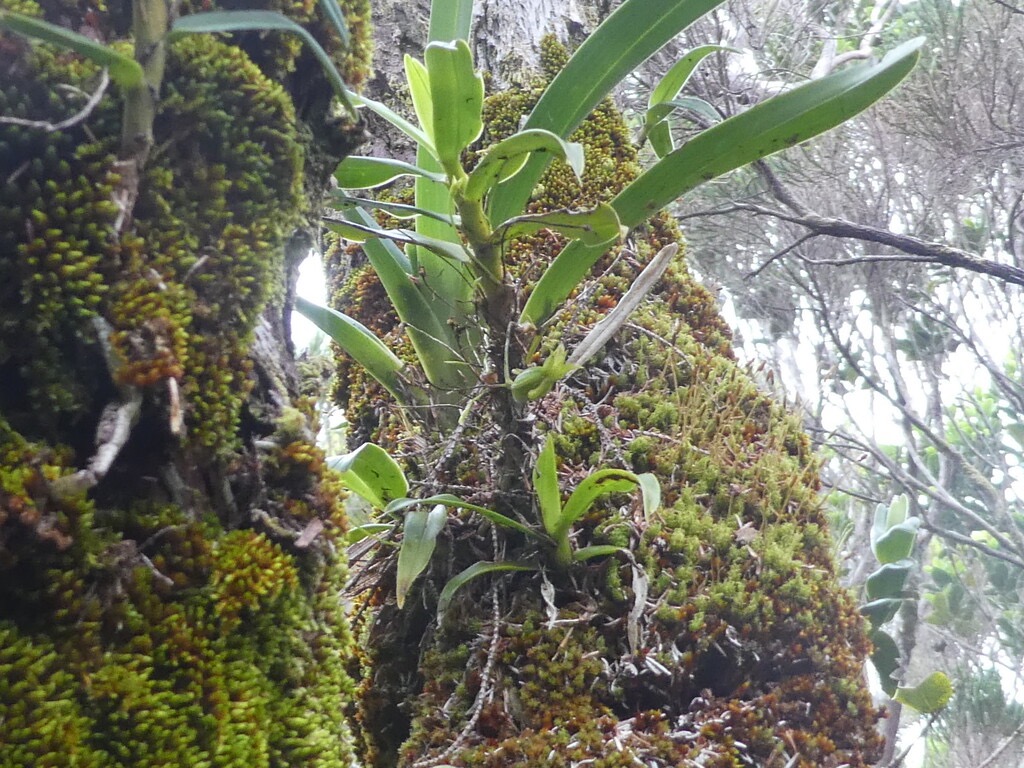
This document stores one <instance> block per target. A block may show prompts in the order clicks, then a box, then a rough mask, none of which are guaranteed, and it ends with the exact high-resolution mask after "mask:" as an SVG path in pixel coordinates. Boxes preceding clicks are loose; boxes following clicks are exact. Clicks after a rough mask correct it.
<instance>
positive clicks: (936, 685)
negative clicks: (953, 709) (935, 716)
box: [893, 672, 953, 715]
mask: <svg viewBox="0 0 1024 768" xmlns="http://www.w3.org/2000/svg"><path fill="white" fill-rule="evenodd" d="M952 696H953V683H951V682H950V680H949V678H948V677H947V676H946V675H945V674H943V673H942V672H932V673H931V674H930V675H928V677H926V678H925V679H924V680H922V681H921V683H920V684H918V685H915V686H913V687H910V688H904V687H903V686H902V685H901V686H900V687H899V688H897V689H896V694H895V695H894V696H893V698H894V699H895V700H896V701H898V702H900V703H901V704H906V705H907V706H908V707H913V708H914V709H916V710H917V711H918V712H920V713H922V714H924V715H930V714H932V713H933V712H938V711H939V710H940V709H942V708H943V707H945V706H946V704H948V703H949V700H950V698H952Z"/></svg>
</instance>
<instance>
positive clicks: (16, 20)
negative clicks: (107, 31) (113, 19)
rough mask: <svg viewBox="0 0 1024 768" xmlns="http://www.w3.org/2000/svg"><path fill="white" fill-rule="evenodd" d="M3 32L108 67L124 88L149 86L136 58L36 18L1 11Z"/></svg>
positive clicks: (111, 76) (111, 74)
mask: <svg viewBox="0 0 1024 768" xmlns="http://www.w3.org/2000/svg"><path fill="white" fill-rule="evenodd" d="M0 29H8V30H10V31H11V32H17V33H18V34H19V35H24V36H25V37H30V38H34V39H36V40H42V41H43V42H44V43H51V44H52V45H56V46H58V47H60V48H63V49H65V50H68V51H74V52H75V53H77V54H79V55H80V56H84V57H85V58H87V59H89V61H91V62H93V63H95V64H99V65H100V66H101V67H106V68H107V70H108V71H109V72H110V79H111V80H113V81H114V82H115V83H117V84H118V85H120V86H121V87H122V88H138V87H140V86H141V85H142V84H143V83H144V82H145V74H144V73H143V71H142V66H141V65H140V64H139V62H137V61H136V60H135V59H134V58H132V57H131V56H128V55H125V54H123V53H118V52H117V51H115V50H114V49H113V48H109V47H108V46H106V45H103V44H101V43H97V42H96V41H95V40H93V39H91V38H88V37H86V36H85V35H80V34H78V33H77V32H72V31H71V30H70V29H65V28H64V27H59V26H57V25H56V24H51V23H50V22H48V21H43V20H42V19H37V18H35V17H33V16H26V15H24V14H21V13H15V12H14V11H5V10H0Z"/></svg>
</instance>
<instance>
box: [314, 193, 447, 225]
mask: <svg viewBox="0 0 1024 768" xmlns="http://www.w3.org/2000/svg"><path fill="white" fill-rule="evenodd" d="M329 197H330V198H331V200H333V201H334V202H335V203H336V204H337V205H338V206H339V207H342V208H350V207H352V206H358V207H359V208H362V209H363V210H368V211H375V210H376V211H384V213H386V214H388V215H389V216H394V217H395V218H396V219H415V218H416V217H417V216H428V217H430V218H432V219H437V220H438V221H442V222H444V223H446V224H451V225H454V224H456V223H458V217H452V216H443V215H442V214H439V213H435V212H434V211H428V210H427V209H426V208H418V207H416V206H415V205H406V204H405V203H390V202H387V201H385V200H371V199H369V198H365V197H352V196H351V195H349V194H347V193H346V192H345V191H344V190H341V189H335V190H332V191H331V194H330V195H329Z"/></svg>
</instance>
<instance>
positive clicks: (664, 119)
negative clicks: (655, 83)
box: [647, 96, 722, 159]
mask: <svg viewBox="0 0 1024 768" xmlns="http://www.w3.org/2000/svg"><path fill="white" fill-rule="evenodd" d="M677 110H689V111H691V112H694V113H696V114H698V115H700V116H701V117H703V118H704V119H705V120H706V121H707V122H708V123H709V124H710V125H714V124H715V123H720V122H721V121H722V116H721V115H720V114H718V110H716V109H715V108H714V107H713V106H711V105H710V104H708V103H707V102H706V101H704V99H698V98H697V97H696V96H683V97H681V98H678V99H672V100H670V101H663V102H662V103H660V104H658V105H657V106H655V107H652V108H651V109H650V110H648V112H647V125H649V126H650V127H649V128H648V130H647V138H648V139H649V140H650V142H651V148H652V149H654V152H655V154H656V155H657V156H658V158H659V159H661V158H663V157H665V155H667V154H669V153H670V152H671V151H672V150H674V149H675V148H676V147H675V142H673V140H672V129H671V126H670V124H669V121H668V117H669V116H670V115H671V114H672V113H673V112H675V111H677Z"/></svg>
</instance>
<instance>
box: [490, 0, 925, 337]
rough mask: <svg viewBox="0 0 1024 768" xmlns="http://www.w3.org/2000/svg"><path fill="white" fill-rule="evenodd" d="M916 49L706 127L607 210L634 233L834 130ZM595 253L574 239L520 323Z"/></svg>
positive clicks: (574, 281)
mask: <svg viewBox="0 0 1024 768" xmlns="http://www.w3.org/2000/svg"><path fill="white" fill-rule="evenodd" d="M623 7H624V6H623ZM591 39H593V38H591ZM922 42H923V38H918V39H916V40H911V41H909V42H907V43H904V44H902V45H900V46H898V47H897V48H894V49H893V50H892V51H890V52H889V53H888V54H886V56H885V57H884V58H883V59H882V60H881V61H880V62H877V63H872V64H867V63H865V64H860V65H854V66H852V67H849V68H847V69H844V70H840V71H839V72H836V73H835V74H833V75H829V76H828V77H825V78H822V79H821V80H815V81H813V82H810V83H805V84H804V85H801V86H799V87H797V88H794V89H793V90H791V91H788V92H786V93H783V94H780V95H778V96H775V97H773V98H771V99H768V100H767V101H765V102H762V103H761V104H758V105H757V106H755V107H753V108H751V109H749V110H747V111H746V112H742V113H740V114H738V115H735V116H734V117H731V118H729V119H728V120H725V121H723V122H721V123H719V124H718V125H715V126H712V127H711V128H708V129H707V130H706V131H703V132H702V133H700V134H699V135H697V136H696V137H695V138H693V139H691V140H690V141H688V142H687V143H686V144H684V145H683V146H682V147H680V148H679V149H677V150H675V151H674V152H672V153H671V154H669V155H668V156H666V157H665V158H663V159H662V160H660V161H659V162H657V163H655V165H654V166H653V167H651V168H649V169H648V170H647V171H645V172H644V173H642V174H641V175H640V176H639V177H638V178H637V179H636V180H635V181H633V183H631V184H629V185H628V186H627V187H626V188H625V189H623V190H622V191H621V192H620V193H619V194H618V195H616V197H615V199H613V200H612V202H611V205H612V207H613V208H615V212H616V213H618V214H619V219H620V220H621V221H622V223H623V224H624V225H625V226H627V227H635V226H637V225H639V224H640V223H641V222H643V221H644V220H646V219H647V218H648V217H650V216H652V215H653V214H655V213H656V212H657V211H659V210H660V209H661V208H662V207H664V206H665V205H667V204H668V203H670V202H672V201H673V200H675V199H677V198H679V197H680V196H682V195H683V194H685V193H686V192H689V191H690V190H691V189H694V188H695V187H697V186H699V185H700V184H703V183H704V182H706V181H710V180H711V179H714V178H716V177H717V176H721V175H722V174H723V173H727V172H728V171H731V170H733V169H735V168H739V167H741V166H744V165H747V164H748V163H751V162H753V161H755V160H758V159H760V158H762V157H766V156H768V155H770V154H772V153H774V152H778V151H779V150H782V149H785V148H786V147H791V146H793V145H795V144H799V143H801V142H804V141H806V140H807V139H809V138H812V137H813V136H816V135H818V134H820V133H823V132H824V131H827V130H829V129H831V128H834V127H835V126H837V125H839V124H841V123H843V122H844V121H846V120H848V119H849V118H851V117H853V116H854V115H856V114H857V113H859V112H861V111H862V110H864V109H866V108H867V107H869V106H870V105H871V104H873V103H874V102H876V101H878V99H880V98H881V97H882V96H884V95H885V94H886V93H888V92H889V91H890V90H892V89H893V88H894V87H896V85H898V84H899V83H900V82H901V81H902V80H903V78H905V77H906V76H907V75H908V74H909V73H910V71H911V70H912V69H913V68H914V65H915V64H916V63H917V60H918V57H919V55H920V51H919V49H920V47H921V44H922ZM581 50H582V48H581ZM563 73H564V70H563ZM525 173H526V171H524V172H523V173H521V174H518V175H517V176H516V177H514V178H513V179H511V180H510V182H509V184H510V185H511V184H516V183H519V182H518V180H519V178H520V176H523V175H524V174H525ZM503 188H504V187H502V188H499V189H503ZM496 191H497V190H496ZM492 197H493V196H492ZM603 253H604V249H603V248H599V247H589V246H587V245H585V244H584V243H582V242H580V241H578V240H576V241H573V242H571V243H569V245H568V246H566V247H565V248H564V249H563V250H562V252H561V253H560V254H558V256H557V257H556V258H555V260H554V261H553V262H552V264H551V265H550V266H549V267H548V269H547V270H546V271H545V272H544V274H543V275H542V276H541V279H540V281H539V282H538V283H537V286H536V287H535V288H534V291H533V294H531V296H530V298H529V299H528V300H527V303H526V306H525V307H524V308H523V312H522V315H521V318H520V322H521V323H522V324H524V325H533V326H534V327H536V326H540V325H542V324H543V323H544V322H546V321H547V319H548V318H549V317H551V315H552V314H553V313H554V311H555V310H556V309H557V308H558V307H559V306H560V305H561V304H562V302H564V301H565V299H566V297H567V296H568V295H569V293H571V291H572V290H573V289H574V288H575V287H576V286H577V285H579V284H580V282H581V281H582V280H583V278H584V276H585V275H586V274H587V273H588V272H589V271H590V269H591V267H593V265H594V263H595V262H596V261H597V260H598V259H599V258H600V257H601V255H602V254H603ZM566 287H567V288H568V291H566Z"/></svg>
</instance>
